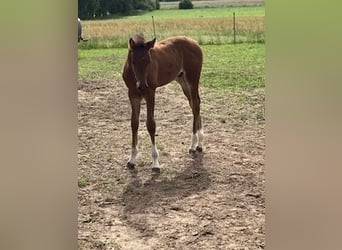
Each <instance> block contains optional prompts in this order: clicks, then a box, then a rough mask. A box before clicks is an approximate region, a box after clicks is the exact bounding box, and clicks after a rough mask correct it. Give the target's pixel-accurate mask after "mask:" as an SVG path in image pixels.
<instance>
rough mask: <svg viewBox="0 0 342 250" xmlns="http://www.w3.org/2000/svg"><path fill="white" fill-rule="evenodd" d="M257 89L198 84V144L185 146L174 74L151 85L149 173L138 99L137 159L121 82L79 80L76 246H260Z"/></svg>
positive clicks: (185, 124) (182, 106) (186, 128)
mask: <svg viewBox="0 0 342 250" xmlns="http://www.w3.org/2000/svg"><path fill="white" fill-rule="evenodd" d="M264 94H265V93H264V89H254V90H250V91H242V90H236V91H230V92H225V93H219V92H215V91H209V90H207V89H201V98H202V104H201V113H202V123H203V127H204V133H205V137H204V141H203V146H204V151H203V153H197V154H196V155H189V153H188V148H189V145H190V140H191V130H192V114H191V110H190V108H189V105H188V102H187V100H186V98H185V96H184V95H183V93H182V91H181V88H180V86H178V85H177V83H175V82H173V83H170V84H169V85H167V86H164V87H162V88H159V89H158V90H157V94H156V111H155V119H156V123H157V137H156V140H157V146H158V149H159V154H160V164H161V167H162V170H161V173H160V174H159V175H156V174H153V173H152V171H151V168H150V164H151V144H150V138H149V135H148V132H147V130H146V125H145V121H146V106H145V105H143V106H142V112H141V117H140V127H139V142H138V150H139V154H138V156H137V166H136V169H135V170H133V171H132V170H128V169H126V167H125V166H126V162H127V160H128V157H129V153H130V145H131V131H130V106H129V101H128V96H127V89H126V86H125V85H124V83H123V82H121V81H109V80H108V81H106V80H101V81H98V80H82V81H81V80H80V81H79V82H78V95H79V96H78V98H79V103H78V137H79V150H78V159H79V162H78V163H79V193H78V209H79V215H78V242H79V249H115V250H118V249H122V250H124V249H139V250H143V249H152V250H153V249H263V248H264V247H265V172H264V171H265V167H264V160H265V120H264V96H265V95H264Z"/></svg>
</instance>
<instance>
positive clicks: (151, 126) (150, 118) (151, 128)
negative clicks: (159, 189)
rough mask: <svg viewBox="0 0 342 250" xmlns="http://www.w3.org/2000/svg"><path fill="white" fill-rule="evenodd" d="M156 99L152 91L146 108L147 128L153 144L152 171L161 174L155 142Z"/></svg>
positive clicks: (147, 99)
mask: <svg viewBox="0 0 342 250" xmlns="http://www.w3.org/2000/svg"><path fill="white" fill-rule="evenodd" d="M154 99H155V92H154V91H153V90H150V91H149V93H148V94H147V95H146V106H147V120H146V127H147V130H148V132H149V134H150V137H151V142H152V171H156V172H159V171H160V165H159V153H158V149H157V145H156V141H155V133H156V122H155V120H154Z"/></svg>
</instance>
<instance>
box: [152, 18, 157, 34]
mask: <svg viewBox="0 0 342 250" xmlns="http://www.w3.org/2000/svg"><path fill="white" fill-rule="evenodd" d="M152 24H153V33H154V38H157V37H156V27H155V26H154V19H153V16H152Z"/></svg>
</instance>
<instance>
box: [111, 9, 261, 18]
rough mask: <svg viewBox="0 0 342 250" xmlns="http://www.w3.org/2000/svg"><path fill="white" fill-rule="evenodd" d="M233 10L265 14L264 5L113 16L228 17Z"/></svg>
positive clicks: (168, 10) (169, 10)
mask: <svg viewBox="0 0 342 250" xmlns="http://www.w3.org/2000/svg"><path fill="white" fill-rule="evenodd" d="M233 12H235V15H236V16H265V6H251V7H222V8H217V7H216V8H198V9H189V10H179V9H161V10H154V11H148V12H136V13H134V14H132V15H130V16H114V18H122V19H133V20H134V19H142V20H145V19H151V16H153V17H154V18H155V20H157V19H165V18H167V19H173V18H198V17H203V18H206V17H228V16H232V15H233Z"/></svg>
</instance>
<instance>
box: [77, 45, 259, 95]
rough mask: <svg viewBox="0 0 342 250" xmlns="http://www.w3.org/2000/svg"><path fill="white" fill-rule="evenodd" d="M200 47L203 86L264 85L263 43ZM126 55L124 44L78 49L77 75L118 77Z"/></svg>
mask: <svg viewBox="0 0 342 250" xmlns="http://www.w3.org/2000/svg"><path fill="white" fill-rule="evenodd" d="M202 49H203V53H204V64H203V71H202V76H201V82H202V86H203V87H207V88H210V89H212V90H223V89H229V88H244V89H251V88H262V87H264V84H265V76H264V64H265V45H264V44H249V43H245V44H236V45H233V44H225V45H204V46H202ZM126 56H127V49H126V48H113V49H96V50H95V49H94V50H79V59H78V65H79V78H80V79H116V80H118V81H121V72H122V67H123V64H124V62H125V59H126Z"/></svg>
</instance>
